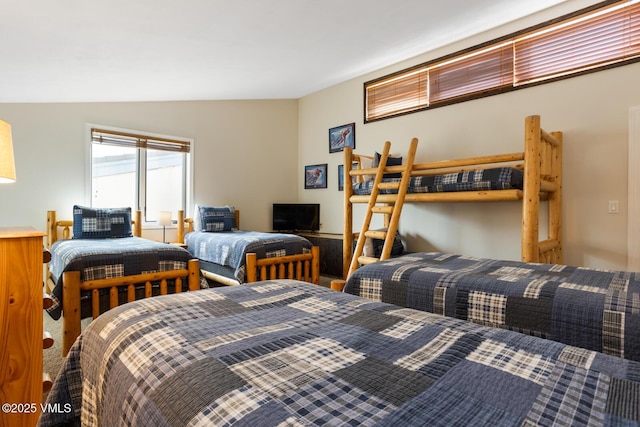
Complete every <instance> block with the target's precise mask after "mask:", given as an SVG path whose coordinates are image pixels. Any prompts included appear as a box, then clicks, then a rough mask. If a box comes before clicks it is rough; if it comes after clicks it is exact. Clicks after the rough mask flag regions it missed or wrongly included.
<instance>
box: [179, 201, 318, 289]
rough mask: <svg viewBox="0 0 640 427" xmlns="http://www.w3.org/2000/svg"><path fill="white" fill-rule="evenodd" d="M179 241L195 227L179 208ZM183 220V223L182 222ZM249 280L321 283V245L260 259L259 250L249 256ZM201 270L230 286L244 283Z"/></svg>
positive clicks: (247, 279)
mask: <svg viewBox="0 0 640 427" xmlns="http://www.w3.org/2000/svg"><path fill="white" fill-rule="evenodd" d="M235 216H236V227H239V226H240V211H239V210H238V209H236V210H235ZM178 224H179V225H178V237H177V238H178V242H182V243H184V241H185V240H184V238H185V234H186V233H190V232H192V231H194V225H193V218H185V217H184V212H183V211H179V212H178ZM180 224H182V227H181V226H180ZM246 270H247V273H246V274H247V276H246V282H247V283H251V282H257V281H258V280H275V279H296V280H301V281H303V282H309V283H315V284H316V285H317V284H319V283H320V248H319V247H318V246H313V247H312V248H311V252H309V253H306V254H298V255H287V256H281V257H272V258H262V259H258V258H257V255H256V254H255V253H248V254H247V256H246ZM200 273H201V274H202V275H203V276H204V277H206V278H207V279H209V280H212V281H214V282H216V283H221V284H223V285H227V286H235V285H239V284H240V283H239V282H238V281H237V280H233V279H231V278H229V277H225V276H222V275H219V274H215V273H212V272H210V271H206V270H200Z"/></svg>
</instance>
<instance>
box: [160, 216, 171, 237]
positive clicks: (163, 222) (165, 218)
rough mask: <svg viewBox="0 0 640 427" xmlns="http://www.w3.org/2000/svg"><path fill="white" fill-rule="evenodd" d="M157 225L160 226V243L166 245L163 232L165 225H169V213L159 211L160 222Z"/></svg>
mask: <svg viewBox="0 0 640 427" xmlns="http://www.w3.org/2000/svg"><path fill="white" fill-rule="evenodd" d="M158 224H160V225H161V226H162V243H167V241H166V239H165V231H166V228H167V225H171V211H160V220H159V221H158Z"/></svg>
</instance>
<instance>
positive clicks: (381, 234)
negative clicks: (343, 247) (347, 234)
mask: <svg viewBox="0 0 640 427" xmlns="http://www.w3.org/2000/svg"><path fill="white" fill-rule="evenodd" d="M364 237H368V238H370V239H380V240H384V239H385V238H386V237H387V232H386V231H383V230H367V231H365V232H364Z"/></svg>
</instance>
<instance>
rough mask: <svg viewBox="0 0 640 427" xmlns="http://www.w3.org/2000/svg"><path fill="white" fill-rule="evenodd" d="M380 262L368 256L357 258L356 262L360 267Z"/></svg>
mask: <svg viewBox="0 0 640 427" xmlns="http://www.w3.org/2000/svg"><path fill="white" fill-rule="evenodd" d="M378 261H380V258H374V257H370V256H360V257H358V262H359V263H360V264H362V265H367V264H373V263H375V262H378Z"/></svg>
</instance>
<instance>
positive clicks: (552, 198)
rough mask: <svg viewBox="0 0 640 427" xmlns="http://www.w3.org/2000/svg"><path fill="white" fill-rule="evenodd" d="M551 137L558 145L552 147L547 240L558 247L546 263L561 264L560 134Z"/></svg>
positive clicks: (553, 133)
mask: <svg viewBox="0 0 640 427" xmlns="http://www.w3.org/2000/svg"><path fill="white" fill-rule="evenodd" d="M551 135H552V136H553V137H554V138H555V139H556V141H557V143H558V144H557V145H556V146H554V147H553V156H552V158H551V162H552V170H553V175H552V176H553V180H554V182H555V184H556V190H555V191H554V192H553V193H551V194H550V195H549V202H548V203H549V239H552V240H555V241H557V242H558V247H557V248H556V249H555V250H554V251H553V252H552V254H553V255H552V257H551V259H550V260H549V261H548V262H550V263H555V264H562V258H563V254H562V149H563V147H562V132H551Z"/></svg>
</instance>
